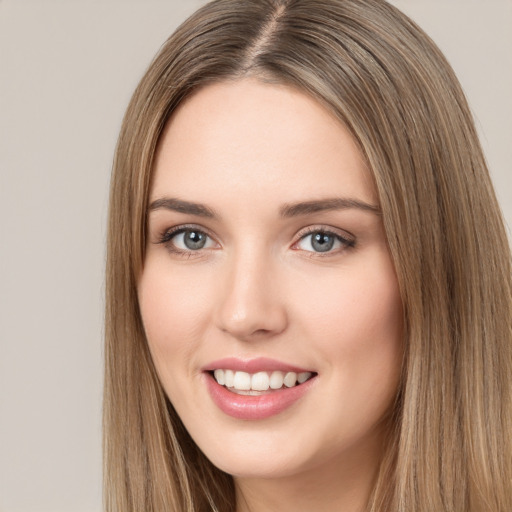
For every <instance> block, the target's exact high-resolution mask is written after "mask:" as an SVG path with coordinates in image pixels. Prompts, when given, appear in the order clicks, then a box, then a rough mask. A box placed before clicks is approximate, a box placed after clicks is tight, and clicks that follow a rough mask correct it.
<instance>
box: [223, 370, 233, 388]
mask: <svg viewBox="0 0 512 512" xmlns="http://www.w3.org/2000/svg"><path fill="white" fill-rule="evenodd" d="M234 380H235V372H234V371H233V370H224V385H225V386H226V387H227V388H232V387H233V382H234Z"/></svg>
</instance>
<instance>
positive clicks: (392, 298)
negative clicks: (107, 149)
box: [105, 0, 512, 512]
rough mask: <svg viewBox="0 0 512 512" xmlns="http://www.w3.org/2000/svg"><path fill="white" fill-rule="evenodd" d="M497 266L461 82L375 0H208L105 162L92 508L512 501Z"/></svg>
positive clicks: (504, 303) (493, 215)
mask: <svg viewBox="0 0 512 512" xmlns="http://www.w3.org/2000/svg"><path fill="white" fill-rule="evenodd" d="M511 289H512V285H511V264H510V250H509V246H508V243H507V239H506V235H505V231H504V228H503V222H502V219H501V215H500V212H499V208H498V205H497V203H496V199H495V196H494V192H493V189H492V185H491V183H490V180H489V176H488V172H487V170H486V166H485V162H484V158H483V155H482V151H481V148H480V146H479V143H478V140H477V136H476V132H475V129H474V125H473V121H472V119H471V115H470V113H469V109H468V106H467V104H466V101H465V99H464V95H463V93H462V91H461V88H460V86H459V84H458V82H457V80H456V78H455V76H454V74H453V71H452V70H451V68H450V67H449V65H448V64H447V63H446V61H445V59H444V57H443V56H442V55H441V53H440V52H439V50H438V49H437V47H436V46H435V45H434V44H433V43H432V41H431V40H430V39H429V38H428V37H427V36H426V35H425V34H424V33H423V32H422V31H421V30H420V29H419V28H418V27H417V26H416V25H414V23H413V22H411V21H410V20H409V19H408V18H406V17H405V16H404V15H403V14H401V13H400V12H399V11H397V10H396V9H395V8H393V7H391V6H390V5H388V4H387V3H385V2H384V1H382V0H329V1H327V0H307V1H306V0H302V1H301V0H257V1H251V2H245V1H240V0H217V1H214V2H212V3H210V4H208V5H206V6H205V7H203V8H202V9H200V10H199V11H198V12H197V13H196V14H195V15H193V16H192V17H191V18H190V19H189V20H188V21H186V22H185V23H184V24H183V25H182V26H181V27H180V28H178V30H177V31H176V32H175V34H174V35H173V36H171V38H170V39H169V40H168V41H167V43H166V44H165V45H164V46H163V48H162V49H161V51H160V52H159V54H158V55H157V57H156V58H155V60H154V61H153V63H152V64H151V66H150V68H149V69H148V71H147V73H146V74H145V76H144V77H143V79H142V81H141V83H140V85H139V87H138V88H137V90H136V92H135V94H134V97H133V98H132V101H131V103H130V106H129V108H128V112H127V114H126V117H125V120H124V123H123V127H122V130H121V135H120V139H119V143H118V148H117V152H116V158H115V162H114V172H113V178H112V190H111V208H110V227H109V250H108V264H107V328H106V388H105V464H106V465H105V488H106V503H107V509H108V510H110V511H121V510H122V511H130V510H133V511H135V510H155V511H157V510H158V511H160V510H161V511H164V510H166V511H169V510H175V511H185V510H186V511H200V510H201V511H202V510H218V511H229V510H232V511H237V512H242V511H249V510H251V511H255V512H257V511H261V510H280V511H287V510H323V511H328V510H345V511H363V510H368V511H379V512H384V511H391V510H393V511H402V512H405V511H407V512H409V511H425V512H426V511H432V510H436V511H442V510H445V511H448V510H450V511H452V510H453V511H470V512H476V511H479V512H481V511H489V512H490V511H493V512H496V511H502V512H505V511H508V510H511V509H512V467H511V456H510V455H511V446H510V443H511V441H510V436H509V433H510V431H511V429H512V425H511V419H512V414H511V407H512V404H511V387H510V382H509V375H510V374H511V370H512V367H511V366H512V358H511V355H512V354H511V343H510V342H511V341H512V324H511V304H512V298H511V295H512V291H511Z"/></svg>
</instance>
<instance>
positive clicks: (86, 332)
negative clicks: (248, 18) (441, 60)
mask: <svg viewBox="0 0 512 512" xmlns="http://www.w3.org/2000/svg"><path fill="white" fill-rule="evenodd" d="M203 3H204V2H203V1H202V0H167V1H162V0H138V1H135V0H123V1H121V0H117V1H116V0H106V1H105V0H104V1H101V2H100V1H96V0H60V1H59V0H0V179H1V182H0V229H1V231H0V236H1V238H0V240H1V252H0V254H1V256H0V257H1V260H0V290H1V291H0V293H1V295H0V297H1V303H0V315H1V316H0V379H1V380H0V512H46V511H48V512H50V511H51V512H64V511H65V512H99V511H100V510H101V386H102V382H101V380H102V336H103V327H102V323H103V266H104V252H105V250H104V241H105V220H106V212H107V196H108V183H109V173H110V167H111V162H112V154H113V151H114V146H115V142H116V138H117V133H118V130H119V127H120V123H121V119H122V116H123V113H124V109H125V108H126V106H127V103H128V100H129V98H130V95H131V93H132V91H133V89H134V88H135V86H136V84H137V81H138V79H139V78H140V77H141V75H142V73H143V72H144V70H145V68H146V66H147V65H148V63H149V61H150V59H151V58H152V57H153V55H154V54H155V52H156V51H157V50H158V48H159V46H160V45H161V44H162V43H163V41H164V40H165V39H166V38H167V36H168V35H169V34H170V33H171V32H172V30H173V29H174V28H175V27H176V26H177V24H178V23H179V22H181V21H182V20H183V19H184V18H185V17H186V16H187V15H188V14H189V13H191V12H192V11H193V10H194V9H195V8H196V7H197V6H199V5H201V4H203ZM393 3H395V4H396V5H397V6H399V7H401V8H402V9H403V10H404V11H405V12H406V13H408V14H409V15H411V16H412V17H413V18H414V19H415V20H416V21H417V22H418V23H419V24H420V25H421V26H422V27H423V28H424V29H425V30H426V31H427V32H428V33H429V34H430V35H431V36H432V37H433V38H434V40H435V41H436V42H437V43H438V44H439V45H440V47H441V48H442V50H443V51H444V52H445V53H446V55H447V57H448V59H449V60H450V62H451V63H452V65H453V66H454V68H455V71H456V72H457V74H458V75H459V78H460V80H461V82H462V84H463V86H464V88H465V90H466V92H467V95H468V98H469V100H470V104H471V106H472V109H473V111H474V115H475V117H476V122H477V126H478V129H479V132H480V134H481V137H482V142H483V145H484V149H485V152H486V155H487V158H488V161H489V165H490V168H491V170H492V174H493V179H494V182H495V185H496V188H497V192H498V196H499V198H500V201H501V205H502V208H503V210H504V213H505V216H506V219H507V222H508V225H509V226H510V225H512V184H511V181H512V175H511V172H510V169H511V167H510V166H511V162H512V94H511V91H512V31H511V27H512V0H501V1H500V0H485V1H484V0H443V1H441V0H394V2H393Z"/></svg>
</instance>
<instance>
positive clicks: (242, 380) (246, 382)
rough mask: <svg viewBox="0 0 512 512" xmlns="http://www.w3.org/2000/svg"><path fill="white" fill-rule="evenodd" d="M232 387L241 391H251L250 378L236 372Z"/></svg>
mask: <svg viewBox="0 0 512 512" xmlns="http://www.w3.org/2000/svg"><path fill="white" fill-rule="evenodd" d="M233 387H234V388H236V389H240V390H242V391H248V390H249V389H251V376H250V375H249V374H248V373H245V372H236V373H235V378H234V380H233Z"/></svg>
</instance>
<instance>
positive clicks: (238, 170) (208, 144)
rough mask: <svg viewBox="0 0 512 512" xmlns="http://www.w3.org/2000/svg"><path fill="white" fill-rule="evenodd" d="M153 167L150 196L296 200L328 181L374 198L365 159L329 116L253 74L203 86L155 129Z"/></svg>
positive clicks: (326, 188) (324, 189)
mask: <svg viewBox="0 0 512 512" xmlns="http://www.w3.org/2000/svg"><path fill="white" fill-rule="evenodd" d="M154 173H155V175H154V179H153V188H152V191H151V196H152V198H155V197H159V196H163V195H169V194H171V195H173V196H174V195H177V194H178V195H183V194H184V195H186V196H188V197H191V196H192V197H193V198H194V199H195V200H201V201H207V200H208V199H209V198H211V197H212V196H214V197H215V196H222V195H223V192H224V193H226V194H229V197H231V198H232V197H233V194H235V195H237V196H239V197H245V198H258V197H259V198H262V197H266V200H267V201H270V200H272V199H274V198H275V199H277V198H279V196H281V197H282V196H283V195H286V199H289V200H295V199H297V200H300V199H302V196H303V195H304V193H305V192H306V191H309V194H310V195H312V196H314V197H313V198H317V199H318V198H321V197H323V196H328V197H331V196H332V195H333V187H334V188H336V190H337V191H339V193H340V194H343V195H348V196H357V197H358V198H360V199H362V200H366V201H369V202H376V194H375V190H374V187H373V183H372V179H371V176H370V173H369V171H368V170H367V168H366V164H365V161H364V158H363V156H362V154H361V152H360V150H359V148H358V146H357V144H356V142H355V140H354V138H353V137H352V135H351V134H350V133H349V131H348V130H347V129H346V128H345V127H344V126H343V125H342V124H341V123H340V122H339V121H338V120H337V119H336V118H335V117H334V115H333V114H332V113H331V112H329V111H328V110H327V109H325V108H324V107H323V106H322V105H320V104H319V103H318V102H317V101H315V100H314V99H312V98H311V97H309V96H308V95H306V94H304V93H302V92H300V91H298V90H296V89H294V88H291V87H288V86H283V85H275V84H266V83H262V82H260V81H258V80H256V79H244V80H240V81H232V82H222V83H218V84H214V85H209V86H207V87H204V88H202V89H200V90H199V91H197V92H196V93H195V94H193V95H192V96H191V97H189V98H188V99H187V100H186V101H184V102H183V103H182V104H181V105H180V107H179V108H178V109H177V111H176V112H175V113H174V114H173V116H172V117H171V119H170V120H169V122H168V123H167V125H166V127H165V130H164V132H163V134H162V137H161V140H160V143H159V147H158V151H157V155H156V160H155V168H154ZM294 196H297V197H296V198H295V197H294ZM219 199H220V197H219Z"/></svg>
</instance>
